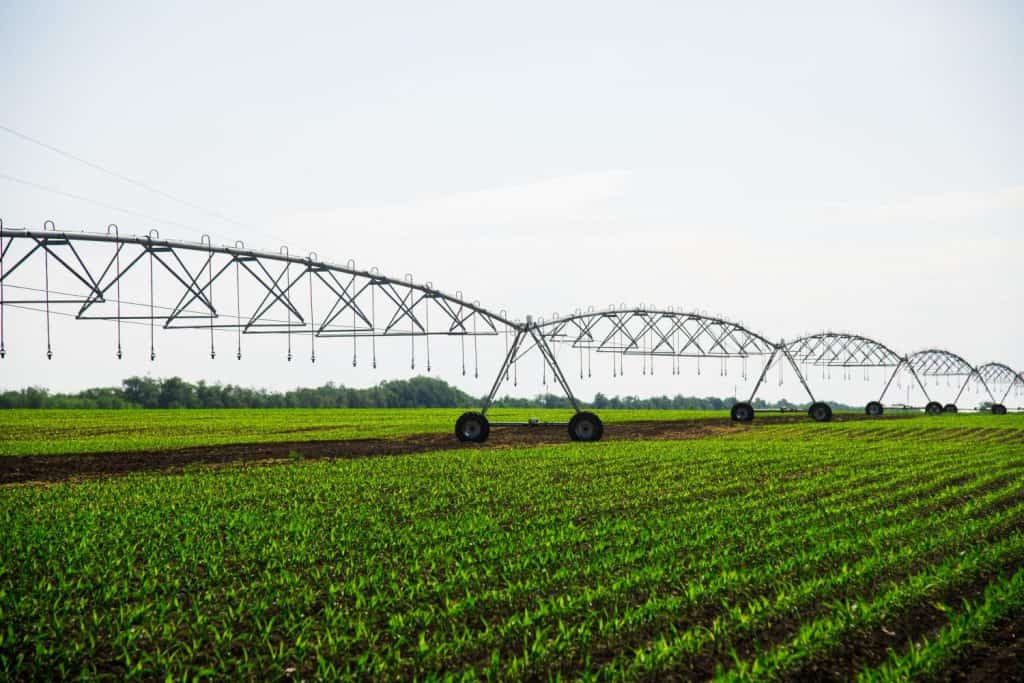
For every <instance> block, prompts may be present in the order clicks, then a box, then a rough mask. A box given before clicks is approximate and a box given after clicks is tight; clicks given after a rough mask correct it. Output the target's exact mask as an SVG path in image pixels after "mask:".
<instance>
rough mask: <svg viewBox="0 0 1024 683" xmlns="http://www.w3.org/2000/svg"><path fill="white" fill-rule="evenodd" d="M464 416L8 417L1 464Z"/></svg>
mask: <svg viewBox="0 0 1024 683" xmlns="http://www.w3.org/2000/svg"><path fill="white" fill-rule="evenodd" d="M463 412H465V409H462V408H442V409H418V410H413V409H390V410H389V409H359V408H351V409H348V408H344V409H308V410H307V409H294V408H283V409H220V410H3V411H0V456H5V455H50V454H61V453H102V452H104V451H112V450H121V451H149V450H165V449H174V448H185V447H190V446H214V445H218V444H227V443H260V442H268V441H331V440H337V439H365V438H382V437H396V436H404V435H408V434H417V433H423V432H451V431H452V430H453V429H454V427H455V420H456V419H457V418H458V416H459V415H461V414H462V413H463ZM571 415H572V412H571V411H568V410H554V409H550V410H544V409H495V410H493V411H491V412H489V413H488V416H489V417H490V419H491V420H493V421H501V420H519V421H525V420H527V419H528V418H531V417H536V418H539V419H541V420H545V421H568V419H569V417H570V416H571ZM711 416H716V417H727V416H728V414H727V413H726V412H724V411H706V410H602V411H601V418H602V419H603V420H605V421H606V422H623V421H630V420H633V421H635V420H663V419H664V420H684V419H700V418H706V417H711Z"/></svg>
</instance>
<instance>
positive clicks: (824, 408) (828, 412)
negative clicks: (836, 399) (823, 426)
mask: <svg viewBox="0 0 1024 683" xmlns="http://www.w3.org/2000/svg"><path fill="white" fill-rule="evenodd" d="M807 416H808V417H810V418H811V419H812V420H814V421H815V422H829V421H831V420H832V408H831V407H830V406H829V404H827V403H822V402H821V401H818V402H817V403H814V404H812V405H811V407H810V408H808V409H807Z"/></svg>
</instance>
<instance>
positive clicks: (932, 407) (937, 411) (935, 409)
mask: <svg viewBox="0 0 1024 683" xmlns="http://www.w3.org/2000/svg"><path fill="white" fill-rule="evenodd" d="M924 412H926V413H928V414H929V415H941V414H942V404H941V403H939V402H938V401H929V402H928V405H926V406H925V407H924Z"/></svg>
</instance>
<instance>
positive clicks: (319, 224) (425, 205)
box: [281, 171, 630, 237]
mask: <svg viewBox="0 0 1024 683" xmlns="http://www.w3.org/2000/svg"><path fill="white" fill-rule="evenodd" d="M629 175H630V174H629V173H628V172H626V171H603V172H595V173H583V174H576V175H568V176H559V177H553V178H546V179H542V180H538V181H535V182H531V183H526V184H522V185H514V186H508V187H497V188H489V189H484V190H473V191H460V192H451V193H445V194H438V195H427V196H423V197H420V198H418V199H416V200H414V201H412V202H409V203H406V204H402V205H396V206H372V207H342V208H336V209H328V210H325V211H306V212H301V213H297V214H294V215H291V216H287V217H284V218H282V219H281V222H282V223H284V224H285V225H287V226H288V228H289V230H295V231H298V232H300V233H302V234H304V235H310V236H321V235H324V234H328V233H333V232H336V231H337V230H339V229H346V230H359V229H372V230H374V231H378V232H379V231H397V232H403V233H404V232H408V231H411V230H416V229H425V228H432V229H440V230H444V231H447V232H445V233H444V234H442V235H438V236H439V237H444V236H454V235H455V234H462V233H464V232H465V231H466V230H467V229H480V228H488V227H514V228H515V229H516V231H517V232H520V231H522V230H531V229H545V228H547V227H549V226H553V225H564V224H565V223H567V222H578V221H581V220H589V221H593V220H602V214H603V211H602V207H603V206H604V205H605V204H606V202H608V200H610V199H612V198H613V197H615V196H617V195H619V194H621V193H622V192H623V191H624V189H625V185H626V182H627V180H628V178H629Z"/></svg>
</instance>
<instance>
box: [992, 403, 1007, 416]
mask: <svg viewBox="0 0 1024 683" xmlns="http://www.w3.org/2000/svg"><path fill="white" fill-rule="evenodd" d="M992 414H993V415H1006V406H1004V405H1003V404H1002V403H993V404H992Z"/></svg>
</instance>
